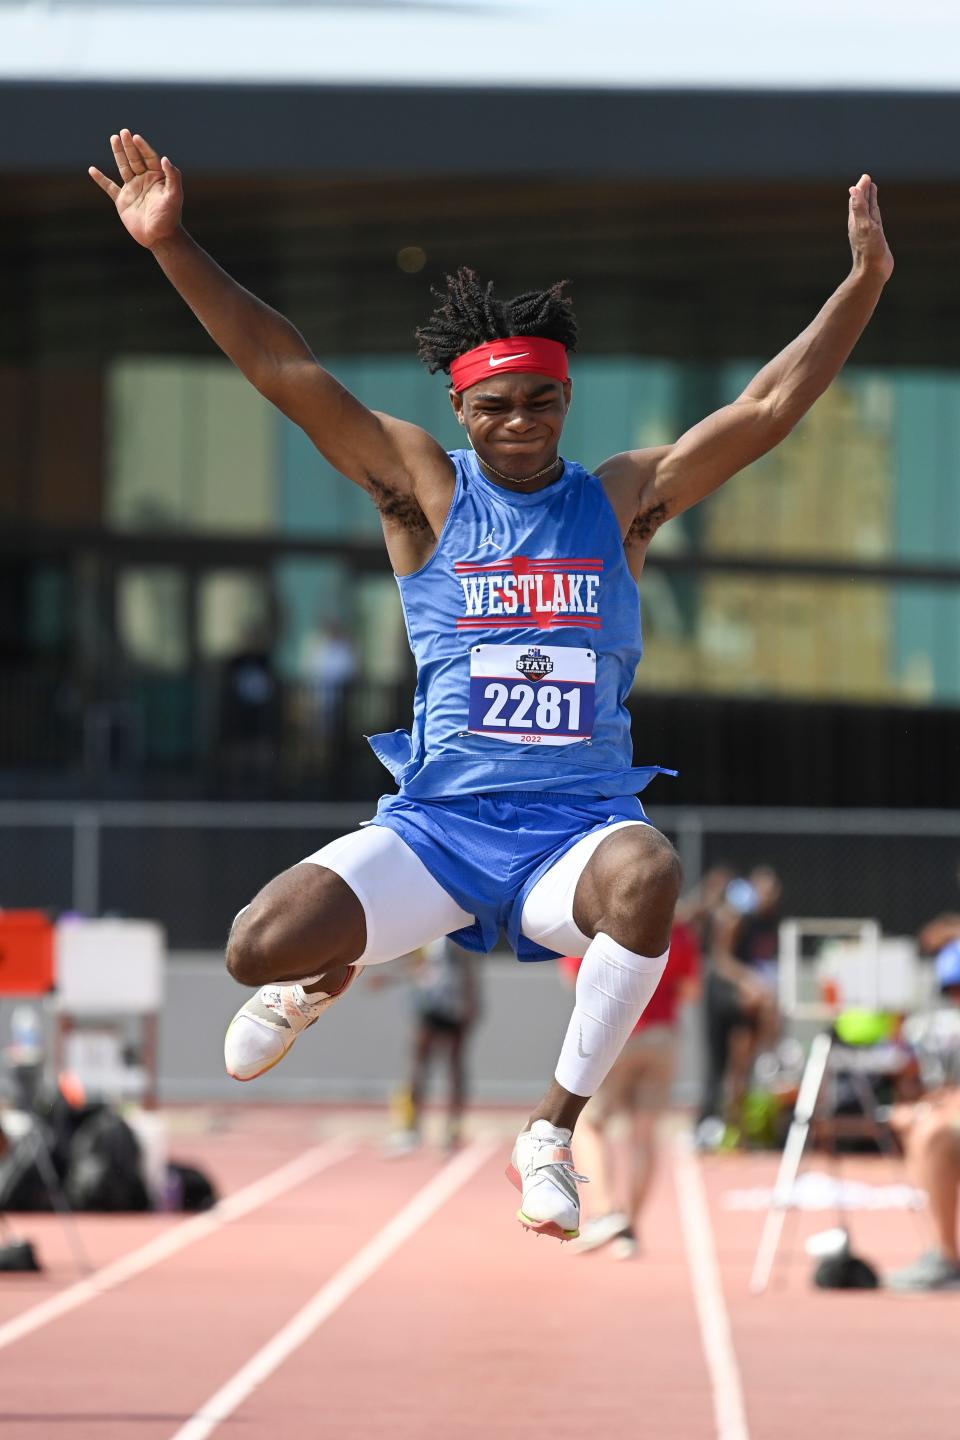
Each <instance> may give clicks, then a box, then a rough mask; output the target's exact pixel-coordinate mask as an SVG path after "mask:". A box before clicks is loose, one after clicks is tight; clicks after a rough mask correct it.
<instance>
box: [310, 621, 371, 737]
mask: <svg viewBox="0 0 960 1440" xmlns="http://www.w3.org/2000/svg"><path fill="white" fill-rule="evenodd" d="M357 668H358V667H357V656H356V651H355V650H354V648H353V645H352V643H351V641H350V637H349V636H348V635H347V632H346V630H345V629H344V627H343V626H342V625H341V624H340V623H339V622H338V621H336V620H322V621H321V622H320V624H319V625H318V626H317V629H316V632H315V633H314V634H313V635H312V636H311V637H310V638H309V639H308V641H307V650H306V657H305V663H304V674H305V678H306V683H307V692H308V694H309V697H310V719H311V722H312V724H313V726H314V729H315V732H316V733H317V734H318V735H322V736H331V735H336V734H337V732H338V730H339V729H340V726H341V724H342V721H343V702H344V696H345V693H346V690H347V687H348V685H349V684H350V682H351V681H352V680H353V679H355V677H356V674H357Z"/></svg>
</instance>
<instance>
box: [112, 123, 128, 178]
mask: <svg viewBox="0 0 960 1440" xmlns="http://www.w3.org/2000/svg"><path fill="white" fill-rule="evenodd" d="M110 149H111V150H112V151H113V158H114V160H116V162H117V169H118V170H119V171H120V179H121V180H122V181H123V182H124V184H126V182H127V181H128V180H132V179H133V168H132V166H131V165H130V161H129V160H128V159H127V152H126V150H124V148H123V141H122V140H121V139H120V136H119V135H111V136H110Z"/></svg>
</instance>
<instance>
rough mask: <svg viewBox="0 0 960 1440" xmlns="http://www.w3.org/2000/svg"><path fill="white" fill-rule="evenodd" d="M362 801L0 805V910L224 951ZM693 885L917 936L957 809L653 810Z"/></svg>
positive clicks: (954, 865) (944, 872)
mask: <svg viewBox="0 0 960 1440" xmlns="http://www.w3.org/2000/svg"><path fill="white" fill-rule="evenodd" d="M372 809H373V807H372V805H371V804H370V803H368V802H367V803H365V802H356V803H345V804H331V803H317V804H300V803H294V804H276V803H266V802H263V803H250V804H234V803H230V802H203V803H193V802H181V801H169V802H167V801H161V802H134V801H105V802H101V803H87V802H83V803H61V802H41V801H5V802H0V906H5V907H9V908H13V907H20V906H31V907H32V906H36V907H39V908H42V909H46V910H49V911H51V912H56V913H59V912H62V911H64V910H76V911H79V912H80V913H82V914H87V915H98V914H118V915H137V916H150V917H152V918H156V919H158V920H160V921H161V922H162V923H163V924H164V926H165V927H166V930H167V934H168V937H169V942H170V945H171V947H172V948H173V949H175V950H204V949H213V950H215V949H218V948H220V947H221V945H222V943H223V939H224V937H225V935H226V932H227V929H228V927H229V924H230V921H231V919H232V917H233V915H234V914H235V913H236V911H237V910H238V909H240V907H241V906H242V905H244V904H245V903H246V902H247V901H248V900H249V899H250V897H251V896H252V895H253V894H254V893H255V892H256V891H257V890H258V889H259V888H260V886H261V885H263V884H264V883H265V882H266V881H267V880H268V879H270V877H271V876H273V875H275V874H276V873H277V872H278V871H280V870H283V869H285V868H286V867H287V866H289V865H292V864H294V863H295V862H296V861H297V860H299V859H302V857H303V856H304V855H307V854H309V853H310V852H311V851H313V850H316V849H318V848H319V847H320V846H321V845H323V844H325V843H326V842H327V841H328V840H331V839H333V838H334V837H335V836H337V835H340V834H343V833H344V832H345V831H348V830H350V829H352V828H353V827H354V826H356V825H357V824H358V823H359V822H360V821H361V820H363V819H365V818H367V817H369V815H370V814H371V812H372ZM650 813H651V818H652V819H653V821H654V823H655V824H657V825H658V826H659V827H660V828H661V829H662V830H663V831H664V832H665V833H666V834H668V835H669V836H670V838H671V839H672V840H673V841H674V843H675V844H676V846H677V848H678V850H679V852H680V856H681V859H682V861H683V866H684V874H685V879H686V883H687V884H692V883H694V882H695V881H696V880H697V879H698V878H699V876H700V875H701V874H702V873H703V871H704V869H705V868H707V867H708V866H710V865H714V864H719V863H727V864H729V865H731V866H732V867H733V868H734V869H735V870H737V871H740V872H743V871H745V870H747V869H749V868H750V867H752V866H753V865H755V864H759V863H766V864H770V865H773V866H774V868H775V869H776V870H777V871H778V872H779V874H780V875H781V877H782V880H783V886H784V897H783V906H784V911H785V913H788V914H801V915H806V916H875V917H876V918H877V919H878V920H879V921H880V923H881V925H882V927H883V929H884V931H886V932H887V933H889V934H911V933H913V932H915V931H916V930H917V928H918V927H919V926H920V925H921V924H923V923H924V921H926V920H928V919H929V918H930V917H931V916H933V915H935V914H937V913H939V912H940V911H943V910H947V909H951V910H960V893H958V875H960V868H958V867H960V811H927V810H903V811H887V810H825V809H824V810H821V809H782V808H773V807H771V808H765V807H757V808H728V807H703V808H695V807H671V806H665V805H664V806H655V807H651V811H650Z"/></svg>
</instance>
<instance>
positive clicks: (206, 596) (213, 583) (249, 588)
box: [197, 570, 273, 660]
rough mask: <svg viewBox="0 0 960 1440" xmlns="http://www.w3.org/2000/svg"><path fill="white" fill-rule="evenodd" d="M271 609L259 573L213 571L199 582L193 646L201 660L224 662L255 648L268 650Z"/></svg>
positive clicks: (270, 634)
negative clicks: (195, 634)
mask: <svg viewBox="0 0 960 1440" xmlns="http://www.w3.org/2000/svg"><path fill="white" fill-rule="evenodd" d="M272 615H273V606H272V604H271V599H270V587H269V582H268V580H267V577H266V576H265V575H264V574H263V573H262V572H261V571H259V570H250V571H247V570H214V571H209V572H207V573H206V574H204V575H203V576H202V577H201V579H200V584H199V587H198V593H197V645H198V649H199V652H200V656H201V658H202V659H204V660H224V659H227V658H229V657H230V656H231V655H237V654H239V653H240V652H241V651H243V650H245V649H248V648H250V647H251V646H256V647H257V648H260V647H263V646H266V647H267V648H268V649H269V648H270V645H271V642H272V638H273V636H272V631H273V624H272Z"/></svg>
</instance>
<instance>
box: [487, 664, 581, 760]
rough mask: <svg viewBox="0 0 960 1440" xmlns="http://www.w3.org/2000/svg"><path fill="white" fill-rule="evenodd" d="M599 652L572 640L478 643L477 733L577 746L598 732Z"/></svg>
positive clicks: (532, 742)
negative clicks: (567, 642)
mask: <svg viewBox="0 0 960 1440" xmlns="http://www.w3.org/2000/svg"><path fill="white" fill-rule="evenodd" d="M596 679H597V657H596V653H595V652H594V651H593V650H580V649H577V648H575V647H574V646H567V645H472V646H471V647H470V712H469V719H468V721H467V727H468V730H469V733H470V734H471V735H493V736H495V737H496V739H498V740H508V741H510V742H511V743H512V744H514V745H573V744H575V742H576V741H578V740H589V739H590V736H591V735H592V734H593V704H594V691H595V689H596Z"/></svg>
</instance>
